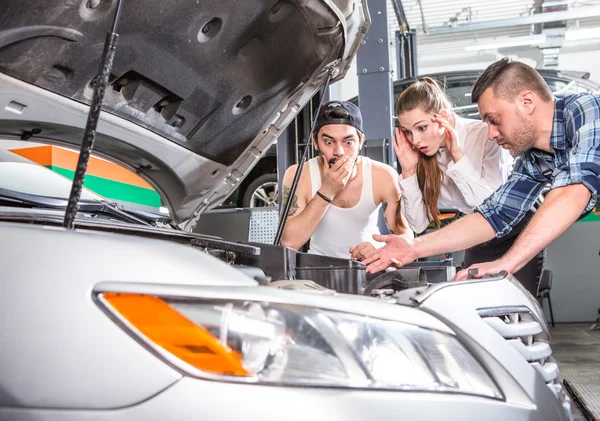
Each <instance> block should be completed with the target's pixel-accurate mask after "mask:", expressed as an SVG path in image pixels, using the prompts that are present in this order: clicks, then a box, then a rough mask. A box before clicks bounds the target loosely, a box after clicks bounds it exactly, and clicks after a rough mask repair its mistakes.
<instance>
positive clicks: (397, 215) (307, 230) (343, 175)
mask: <svg viewBox="0 0 600 421" xmlns="http://www.w3.org/2000/svg"><path fill="white" fill-rule="evenodd" d="M364 140H365V135H364V134H363V129H362V116H361V114H360V110H359V109H358V108H357V107H356V106H355V105H354V104H352V103H350V102H345V101H331V102H328V103H327V104H324V105H323V106H322V107H321V110H320V112H319V115H318V117H317V123H316V125H315V129H314V133H313V144H314V147H315V149H316V150H317V151H318V152H319V156H317V157H316V158H313V159H311V160H309V161H308V162H307V163H305V164H304V168H303V169H302V174H301V176H300V180H299V182H298V187H297V189H296V193H295V195H294V197H293V198H292V199H291V206H290V210H289V212H288V215H287V218H288V220H287V222H286V225H285V229H284V231H283V235H282V240H281V243H282V244H283V245H284V246H288V247H291V248H294V249H298V248H300V247H301V246H302V245H304V244H305V243H306V242H307V241H309V240H310V248H309V250H308V252H309V253H314V254H321V255H325V256H334V257H341V258H347V259H349V258H357V259H360V258H362V257H363V256H364V255H365V254H366V253H367V252H369V251H370V250H373V249H374V248H376V247H380V246H381V244H379V243H377V242H375V241H374V240H373V234H379V228H378V225H377V220H378V215H379V208H380V207H381V206H382V205H383V204H385V220H386V223H387V226H388V227H389V229H390V230H391V231H392V232H394V233H395V234H403V235H406V236H408V237H410V238H412V231H411V230H410V229H409V228H405V227H408V224H407V223H406V220H405V219H404V217H403V216H402V215H401V212H400V209H399V207H398V200H399V199H400V188H399V186H398V174H397V172H396V171H395V170H394V169H393V168H392V167H390V166H389V165H386V164H383V163H380V162H377V161H372V160H370V159H368V158H366V157H363V156H360V155H359V152H360V149H361V148H362V146H363V143H364ZM296 168H297V165H292V166H291V167H290V168H288V169H287V171H286V173H285V176H284V178H283V189H282V191H283V200H284V203H285V201H287V199H288V197H289V193H290V187H291V184H292V181H293V179H294V174H295V173H296Z"/></svg>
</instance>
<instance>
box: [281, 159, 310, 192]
mask: <svg viewBox="0 0 600 421" xmlns="http://www.w3.org/2000/svg"><path fill="white" fill-rule="evenodd" d="M297 170H298V164H294V165H290V166H289V167H288V168H287V170H285V175H284V176H283V184H286V185H288V186H289V185H291V184H292V182H293V181H294V176H295V175H296V171H297ZM309 171H310V169H309V167H308V162H306V163H304V165H303V166H302V174H301V175H300V184H304V183H305V182H306V181H310V174H309Z"/></svg>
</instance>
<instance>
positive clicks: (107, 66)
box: [63, 0, 123, 229]
mask: <svg viewBox="0 0 600 421" xmlns="http://www.w3.org/2000/svg"><path fill="white" fill-rule="evenodd" d="M122 3H123V0H117V10H116V12H115V17H114V20H113V24H112V28H111V30H110V31H109V32H108V33H107V35H106V41H105V42H104V51H103V52H102V58H101V60H100V69H99V70H98V74H97V75H96V77H95V78H94V79H93V80H92V83H91V84H92V86H93V87H94V94H93V97H92V101H91V103H90V110H89V113H88V119H87V123H86V125H85V131H84V132H83V140H82V142H81V150H80V151H79V159H78V160H77V168H76V169H75V176H74V177H73V184H72V185H71V194H70V195H69V202H68V204H67V210H66V211H65V219H64V221H63V227H65V228H67V229H73V224H74V222H75V216H76V215H77V208H78V205H79V199H80V198H81V191H82V188H83V182H84V180H85V173H86V172H87V166H88V161H89V159H90V155H91V154H92V150H93V149H94V141H95V140H96V127H97V126H98V120H99V118H100V110H101V108H102V100H103V98H104V92H105V91H106V87H107V86H108V78H109V76H110V70H111V69H112V65H113V60H114V58H115V50H116V48H117V41H118V39H119V34H117V33H116V31H117V25H118V23H119V17H120V16H121V6H122Z"/></svg>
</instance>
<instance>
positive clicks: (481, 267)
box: [450, 259, 517, 282]
mask: <svg viewBox="0 0 600 421" xmlns="http://www.w3.org/2000/svg"><path fill="white" fill-rule="evenodd" d="M475 269H476V271H475ZM503 270H505V271H507V272H508V273H515V272H516V271H517V270H516V269H515V268H514V267H512V266H511V265H510V264H508V263H507V262H505V261H503V260H502V259H498V260H494V261H493V262H486V263H476V264H474V265H471V266H469V267H468V268H466V269H463V270H461V271H460V272H457V273H456V275H454V277H453V278H452V279H450V282H454V281H466V280H467V279H469V271H473V273H472V275H471V277H472V278H482V277H483V276H485V275H496V274H498V273H500V272H502V271H503Z"/></svg>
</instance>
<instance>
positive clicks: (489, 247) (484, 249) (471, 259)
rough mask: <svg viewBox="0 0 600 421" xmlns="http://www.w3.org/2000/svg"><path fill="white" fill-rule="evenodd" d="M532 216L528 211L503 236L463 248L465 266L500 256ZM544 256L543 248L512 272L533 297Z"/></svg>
mask: <svg viewBox="0 0 600 421" xmlns="http://www.w3.org/2000/svg"><path fill="white" fill-rule="evenodd" d="M532 216H533V212H531V211H530V212H528V213H527V214H526V215H525V217H524V218H523V220H522V221H521V222H520V223H519V224H518V225H517V226H516V227H514V228H513V229H512V230H511V232H509V233H508V234H506V235H505V236H504V237H501V238H494V239H492V240H490V241H488V242H486V243H482V244H479V245H477V246H473V247H471V248H470V249H467V250H465V262H464V266H465V268H468V267H469V266H471V265H473V264H475V263H485V262H491V261H493V260H496V259H499V258H500V257H502V256H503V255H504V254H505V253H506V252H507V251H508V250H509V249H510V248H511V247H512V245H513V243H514V242H515V240H516V239H517V237H518V236H519V234H521V232H522V231H523V230H524V229H525V227H526V226H527V224H528V223H529V220H530V219H531V217H532ZM544 258H545V249H544V250H542V251H541V252H539V253H538V254H537V255H536V256H535V257H534V258H533V259H531V260H530V261H529V262H528V263H527V264H526V265H525V266H523V267H522V268H521V270H519V271H518V272H517V273H513V276H514V277H515V278H517V280H518V281H519V282H521V284H523V286H524V287H525V289H527V291H529V292H530V293H531V294H532V295H533V296H534V297H535V296H536V294H537V289H538V284H539V282H540V275H541V273H542V269H543V266H544Z"/></svg>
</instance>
